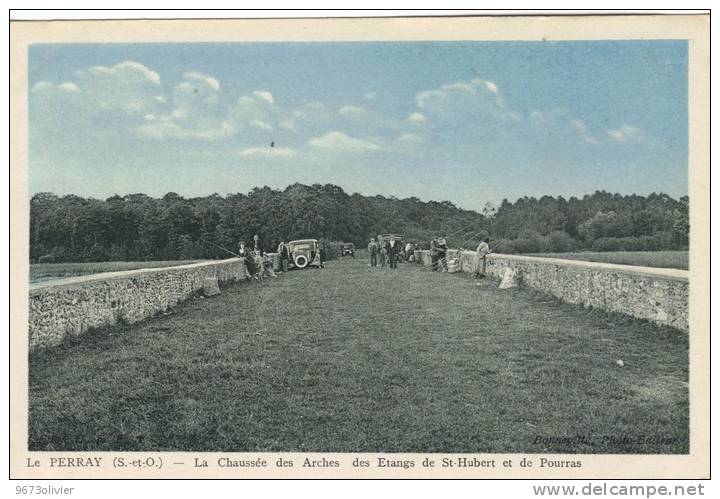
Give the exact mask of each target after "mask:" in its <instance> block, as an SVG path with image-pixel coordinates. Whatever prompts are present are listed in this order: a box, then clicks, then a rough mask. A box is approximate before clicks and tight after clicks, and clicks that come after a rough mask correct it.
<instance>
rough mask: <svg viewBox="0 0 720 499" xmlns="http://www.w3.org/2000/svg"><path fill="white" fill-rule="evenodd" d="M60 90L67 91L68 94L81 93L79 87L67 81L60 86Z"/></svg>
mask: <svg viewBox="0 0 720 499" xmlns="http://www.w3.org/2000/svg"><path fill="white" fill-rule="evenodd" d="M59 88H60V89H62V90H66V91H68V92H79V91H80V89H79V88H78V86H77V85H75V84H74V83H73V82H71V81H66V82H65V83H61V84H60V85H59Z"/></svg>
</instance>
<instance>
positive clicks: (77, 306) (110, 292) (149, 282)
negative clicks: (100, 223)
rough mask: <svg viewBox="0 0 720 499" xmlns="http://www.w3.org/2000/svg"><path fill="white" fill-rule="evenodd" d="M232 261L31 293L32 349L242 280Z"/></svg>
mask: <svg viewBox="0 0 720 499" xmlns="http://www.w3.org/2000/svg"><path fill="white" fill-rule="evenodd" d="M244 276H245V267H244V265H243V262H242V260H240V259H239V258H232V259H229V260H222V261H219V262H203V263H196V264H191V265H181V266H177V267H166V268H160V269H140V270H128V271H123V272H107V273H103V274H94V275H88V276H80V277H71V278H67V279H59V280H56V281H50V282H46V283H41V284H39V285H34V286H32V287H31V289H30V303H29V305H30V307H29V308H30V314H29V332H28V336H29V339H30V349H31V350H32V349H35V348H37V347H44V346H50V345H57V344H59V343H60V342H62V341H63V339H64V338H65V336H67V335H78V334H82V333H83V332H85V331H87V330H88V329H90V328H98V327H105V326H110V325H113V324H115V323H117V322H119V321H122V322H127V323H133V322H137V321H140V320H142V319H145V318H146V317H150V316H152V315H154V314H156V313H158V312H162V311H165V310H167V309H168V308H169V307H172V306H174V305H177V304H178V303H180V302H182V301H184V300H186V299H187V298H189V297H190V296H192V295H193V294H195V293H197V292H200V291H201V290H202V289H203V287H204V286H205V285H206V284H207V283H208V280H209V281H210V282H211V283H212V282H213V281H214V282H220V283H222V282H228V281H237V280H240V279H243V278H244Z"/></svg>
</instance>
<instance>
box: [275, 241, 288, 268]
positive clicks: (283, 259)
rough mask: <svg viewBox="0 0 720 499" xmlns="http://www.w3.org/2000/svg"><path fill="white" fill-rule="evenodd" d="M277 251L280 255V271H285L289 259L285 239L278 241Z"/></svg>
mask: <svg viewBox="0 0 720 499" xmlns="http://www.w3.org/2000/svg"><path fill="white" fill-rule="evenodd" d="M277 252H278V255H279V257H280V269H281V271H282V272H287V269H288V262H289V261H290V252H289V251H288V247H287V246H286V245H285V241H280V245H279V246H278V249H277Z"/></svg>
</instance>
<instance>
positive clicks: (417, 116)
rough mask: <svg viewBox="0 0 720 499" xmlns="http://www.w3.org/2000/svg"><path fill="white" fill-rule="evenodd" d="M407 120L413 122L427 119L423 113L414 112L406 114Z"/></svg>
mask: <svg viewBox="0 0 720 499" xmlns="http://www.w3.org/2000/svg"><path fill="white" fill-rule="evenodd" d="M408 120H410V121H414V122H415V123H422V122H424V121H427V118H426V117H425V115H424V114H422V113H418V112H415V113H412V114H411V115H410V116H408Z"/></svg>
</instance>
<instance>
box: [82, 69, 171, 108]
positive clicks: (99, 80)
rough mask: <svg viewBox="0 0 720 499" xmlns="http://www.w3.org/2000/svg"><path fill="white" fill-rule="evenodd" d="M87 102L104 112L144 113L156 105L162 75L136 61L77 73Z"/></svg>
mask: <svg viewBox="0 0 720 499" xmlns="http://www.w3.org/2000/svg"><path fill="white" fill-rule="evenodd" d="M75 75H76V76H77V78H78V82H77V83H76V84H75V85H76V87H78V89H79V90H81V91H82V93H83V94H84V96H85V97H84V99H85V102H86V103H87V104H88V105H89V106H95V107H97V108H99V109H101V110H105V111H121V112H124V113H127V114H145V113H146V112H147V111H148V110H152V109H154V108H155V106H156V105H157V103H158V102H157V99H155V97H156V96H157V92H158V90H159V88H160V75H159V74H158V73H156V72H155V71H152V70H151V69H149V68H148V67H146V66H144V65H142V64H140V63H139V62H135V61H124V62H121V63H119V64H116V65H115V66H111V67H106V66H93V67H90V68H87V69H82V70H79V71H76V72H75Z"/></svg>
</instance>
